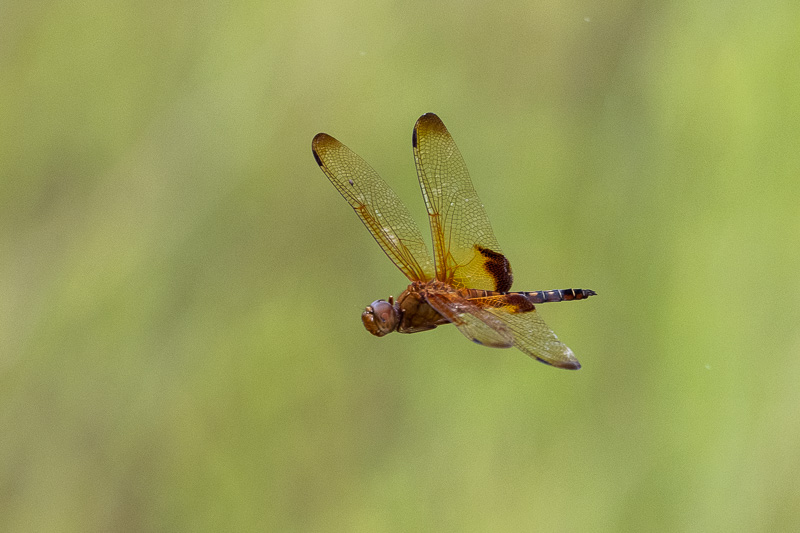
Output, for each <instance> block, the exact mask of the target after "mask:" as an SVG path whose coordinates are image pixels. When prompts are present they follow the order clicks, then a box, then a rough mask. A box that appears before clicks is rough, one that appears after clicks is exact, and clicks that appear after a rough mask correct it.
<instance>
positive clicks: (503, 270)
mask: <svg viewBox="0 0 800 533" xmlns="http://www.w3.org/2000/svg"><path fill="white" fill-rule="evenodd" d="M475 248H477V250H478V251H479V252H480V253H481V255H482V256H483V257H484V262H483V267H484V268H485V269H486V272H488V273H489V275H490V276H492V277H493V278H494V290H496V291H499V292H508V291H509V290H511V283H512V282H513V281H514V276H513V275H512V274H511V263H509V262H508V259H506V256H504V255H503V254H501V253H498V252H495V251H494V250H489V249H488V248H483V247H481V246H476V247H475Z"/></svg>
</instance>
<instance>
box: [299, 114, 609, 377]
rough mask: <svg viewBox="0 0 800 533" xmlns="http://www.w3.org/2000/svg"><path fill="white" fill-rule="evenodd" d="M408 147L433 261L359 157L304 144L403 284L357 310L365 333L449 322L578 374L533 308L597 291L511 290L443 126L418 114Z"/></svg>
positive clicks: (322, 138)
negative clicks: (411, 151)
mask: <svg viewBox="0 0 800 533" xmlns="http://www.w3.org/2000/svg"><path fill="white" fill-rule="evenodd" d="M412 145H413V149H414V162H415V164H416V168H417V177H418V179H419V185H420V188H421V189H422V197H423V199H424V201H425V207H426V209H427V211H428V222H429V223H430V229H431V238H432V241H433V258H431V256H430V254H429V253H428V248H427V245H426V244H425V241H424V240H423V237H422V233H421V231H420V229H419V227H418V226H417V224H416V223H415V222H414V220H413V218H412V217H411V214H410V213H409V211H408V209H407V208H406V206H405V205H404V204H403V202H402V201H401V200H400V198H399V197H398V196H397V195H396V194H395V193H394V191H392V189H391V188H390V187H389V185H387V183H386V182H385V181H384V180H383V179H381V177H380V176H379V175H378V173H377V172H375V170H373V169H372V167H370V166H369V164H367V162H366V161H364V159H362V158H361V157H359V156H358V155H356V154H355V152H353V151H352V150H350V149H349V148H347V147H346V146H345V145H344V144H342V143H341V142H339V141H337V140H336V139H334V138H333V137H331V136H330V135H328V134H326V133H319V134H317V135H316V136H315V137H314V140H313V141H312V143H311V147H312V152H313V154H314V159H315V160H316V162H317V164H318V165H319V167H320V168H321V169H322V171H323V172H324V173H325V175H326V176H327V177H328V179H329V180H330V182H331V183H332V184H333V186H334V187H336V189H337V190H338V191H339V193H340V194H341V195H342V197H344V199H345V200H347V202H348V203H349V204H350V206H351V207H352V208H353V210H354V211H355V212H356V214H357V215H358V217H359V218H360V219H361V221H362V222H363V223H364V225H365V226H366V227H367V229H368V230H369V232H370V233H371V234H372V237H373V238H374V239H375V241H377V243H378V245H379V246H380V247H381V249H382V250H383V252H384V253H385V254H386V255H387V256H388V257H389V259H391V260H392V262H393V263H394V264H395V265H396V266H397V268H399V269H400V271H401V272H403V274H405V275H406V277H407V278H408V279H409V281H410V284H409V285H408V287H407V288H406V289H405V290H404V291H403V292H402V294H400V296H399V297H398V298H397V299H396V300H395V299H394V298H393V297H391V296H390V297H389V299H388V300H383V299H379V300H375V301H374V302H372V304H370V305H369V306H368V307H367V308H366V309H365V310H364V312H363V313H362V314H361V319H362V322H363V323H364V327H365V328H366V329H367V331H369V332H370V333H372V334H373V335H376V336H378V337H383V336H384V335H387V334H389V333H392V332H394V331H397V332H399V333H417V332H420V331H427V330H431V329H434V328H436V327H438V326H441V325H444V324H453V325H455V327H456V328H458V331H460V332H461V333H462V334H464V336H466V337H467V338H468V339H470V340H472V341H474V342H476V343H478V344H481V345H483V346H489V347H494V348H509V347H512V346H514V347H516V348H518V349H519V350H521V351H523V352H524V353H526V354H528V355H529V356H531V357H533V358H534V359H536V360H537V361H541V362H542V363H546V364H548V365H552V366H555V367H558V368H565V369H570V370H577V369H579V368H580V367H581V365H580V363H579V362H578V359H577V358H576V357H575V355H574V354H573V352H572V350H570V349H569V348H568V347H567V346H566V345H565V344H563V343H562V342H561V341H560V340H558V337H557V336H556V334H555V333H554V332H553V331H552V330H551V329H550V328H549V327H548V326H547V325H546V324H545V322H544V320H542V318H541V316H539V313H538V312H537V311H536V305H537V304H542V303H546V302H561V301H570V300H583V299H586V298H588V297H589V296H594V295H595V294H596V293H595V291H593V290H589V289H563V290H547V291H533V292H511V283H512V281H513V276H512V273H511V264H510V263H509V261H508V259H506V256H505V255H503V253H502V251H501V250H500V246H499V245H498V244H497V240H496V238H495V236H494V233H493V231H492V227H491V225H490V224H489V218H488V217H487V215H486V211H485V210H484V207H483V204H482V203H481V201H480V200H479V199H478V195H477V193H476V192H475V188H474V187H473V184H472V180H471V179H470V177H469V172H468V171H467V167H466V164H465V163H464V159H463V157H462V156H461V153H460V152H459V150H458V148H457V147H456V144H455V142H454V141H453V138H452V137H451V136H450V133H449V132H448V131H447V128H446V127H445V125H444V123H443V122H442V120H441V119H440V118H439V117H438V116H436V115H435V114H433V113H427V114H425V115H422V116H421V117H420V118H419V120H417V123H416V124H415V125H414V132H413V135H412Z"/></svg>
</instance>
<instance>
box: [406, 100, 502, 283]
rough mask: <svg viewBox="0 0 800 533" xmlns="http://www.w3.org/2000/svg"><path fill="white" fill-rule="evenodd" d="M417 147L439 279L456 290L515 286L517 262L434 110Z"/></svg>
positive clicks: (423, 122)
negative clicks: (497, 233)
mask: <svg viewBox="0 0 800 533" xmlns="http://www.w3.org/2000/svg"><path fill="white" fill-rule="evenodd" d="M413 145H414V160H415V162H416V165H417V176H418V178H419V184H420V188H421V189H422V195H423V197H424V199H425V206H426V208H427V209H428V218H429V222H430V226H431V237H432V239H433V250H434V261H435V264H436V279H438V280H440V281H444V282H445V283H449V284H451V285H453V286H454V287H456V288H464V287H468V288H472V289H486V290H494V291H502V292H505V291H508V290H510V289H511V282H512V279H513V278H512V275H511V266H510V264H509V262H508V260H507V259H506V258H505V256H504V255H503V253H502V252H501V251H500V246H499V245H498V244H497V239H495V237H494V233H493V232H492V226H491V224H490V223H489V218H488V217H487V216H486V211H485V210H484V208H483V204H482V203H481V201H480V199H479V198H478V195H477V193H476V192H475V188H474V187H473V186H472V181H471V180H470V177H469V172H468V171H467V167H466V164H465V163H464V159H463V158H462V157H461V153H460V152H459V151H458V148H457V147H456V144H455V142H454V141H453V138H452V137H451V136H450V133H449V132H448V131H447V128H446V127H445V126H444V123H442V121H441V119H439V117H437V116H436V115H434V114H433V113H428V114H426V115H423V116H422V117H420V118H419V120H418V121H417V124H416V125H415V126H414V136H413Z"/></svg>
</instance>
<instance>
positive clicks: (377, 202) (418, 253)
mask: <svg viewBox="0 0 800 533" xmlns="http://www.w3.org/2000/svg"><path fill="white" fill-rule="evenodd" d="M311 147H312V150H313V152H314V158H315V159H316V161H317V164H319V166H320V168H321V169H322V171H323V172H324V173H325V175H326V176H328V179H329V180H330V181H331V183H333V185H334V186H335V187H336V189H337V190H338V191H339V193H341V195H342V196H343V197H344V199H345V200H347V202H348V203H349V204H350V206H351V207H352V208H353V210H354V211H355V212H356V214H357V215H358V217H359V218H360V219H361V221H362V222H363V223H364V225H365V226H366V227H367V229H368V230H369V232H370V233H371V234H372V236H373V237H374V238H375V240H376V241H377V242H378V244H379V245H380V247H381V248H382V249H383V251H384V252H385V253H386V255H388V256H389V259H391V260H392V262H393V263H394V264H395V265H397V268H399V269H400V270H402V271H403V274H405V275H406V277H408V279H410V280H412V281H429V280H431V279H433V276H434V268H433V261H431V257H430V255H429V254H428V249H427V248H426V246H425V241H424V240H423V238H422V233H421V232H420V230H419V227H418V226H417V224H416V223H415V222H414V220H413V219H412V218H411V214H410V213H409V212H408V209H407V208H406V206H405V205H404V204H403V202H401V201H400V198H399V197H398V196H397V195H396V194H395V193H394V191H392V189H391V188H390V187H389V186H388V185H387V184H386V182H385V181H383V179H381V177H380V176H379V175H378V173H377V172H375V170H373V169H372V167H370V166H369V165H368V164H367V162H366V161H364V160H363V159H362V158H361V157H359V156H358V155H356V154H355V153H354V152H353V151H352V150H350V149H349V148H347V147H346V146H345V145H343V144H342V143H340V142H339V141H337V140H336V139H334V138H333V137H331V136H330V135H327V134H325V133H320V134H318V135H317V136H316V137H314V140H313V141H312V143H311Z"/></svg>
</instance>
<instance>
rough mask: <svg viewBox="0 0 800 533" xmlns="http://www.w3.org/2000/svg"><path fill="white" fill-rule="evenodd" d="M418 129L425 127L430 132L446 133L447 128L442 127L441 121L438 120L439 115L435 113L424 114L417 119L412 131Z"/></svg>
mask: <svg viewBox="0 0 800 533" xmlns="http://www.w3.org/2000/svg"><path fill="white" fill-rule="evenodd" d="M420 127H425V128H426V129H430V130H438V131H447V128H445V126H444V122H442V119H440V118H439V115H437V114H436V113H425V114H424V115H422V116H421V117H419V118H418V119H417V125H416V126H415V127H414V131H416V130H417V129H418V128H420Z"/></svg>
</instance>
